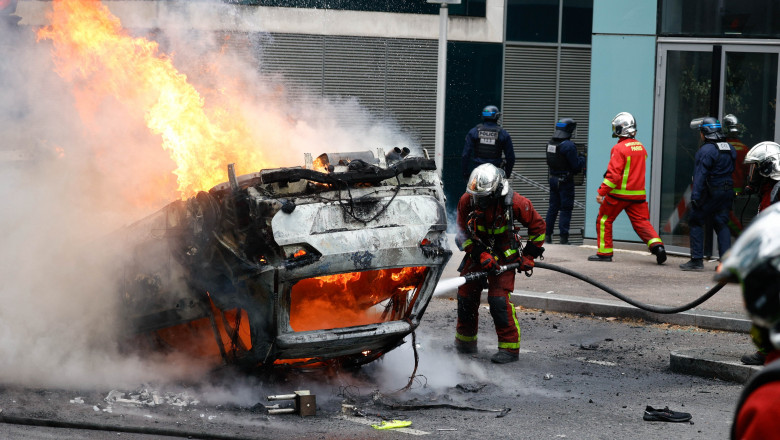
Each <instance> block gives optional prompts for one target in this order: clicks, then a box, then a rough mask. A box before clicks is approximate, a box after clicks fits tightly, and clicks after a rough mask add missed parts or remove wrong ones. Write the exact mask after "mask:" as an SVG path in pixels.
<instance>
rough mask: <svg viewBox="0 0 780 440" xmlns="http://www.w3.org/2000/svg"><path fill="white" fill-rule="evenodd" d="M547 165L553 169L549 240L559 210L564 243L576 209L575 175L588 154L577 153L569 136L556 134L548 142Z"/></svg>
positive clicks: (550, 181) (548, 217) (548, 218)
mask: <svg viewBox="0 0 780 440" xmlns="http://www.w3.org/2000/svg"><path fill="white" fill-rule="evenodd" d="M547 166H548V167H549V172H550V177H549V183H550V204H549V206H548V208H547V216H546V218H545V222H546V223H547V231H546V233H547V241H548V242H549V241H551V238H552V235H553V231H554V229H555V220H556V218H557V217H558V212H559V211H560V213H561V222H560V223H559V228H560V232H561V243H566V242H568V239H569V225H570V224H571V212H572V210H573V209H574V175H575V174H576V173H579V172H580V171H582V169H583V168H584V167H585V158H584V157H583V156H579V155H578V154H577V146H576V145H575V144H574V142H572V141H571V140H570V139H559V138H553V139H550V142H549V143H548V144H547Z"/></svg>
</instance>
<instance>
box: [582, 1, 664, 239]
mask: <svg viewBox="0 0 780 440" xmlns="http://www.w3.org/2000/svg"><path fill="white" fill-rule="evenodd" d="M656 10H657V2H656V0H595V1H594V4H593V46H592V59H591V80H590V81H591V82H590V133H589V134H588V175H587V184H586V185H587V198H586V206H585V215H586V220H585V237H586V238H596V217H597V215H598V210H599V205H598V204H597V203H596V190H597V189H598V187H599V186H600V185H601V182H602V181H603V175H604V172H605V171H606V170H607V164H608V163H609V153H610V150H611V148H612V146H613V145H614V144H615V141H616V139H614V138H612V131H611V126H610V122H611V121H612V118H614V117H615V115H617V114H618V113H620V112H624V111H625V112H629V113H631V114H632V115H634V118H635V119H636V121H637V139H638V140H639V141H641V142H642V143H643V144H644V145H645V148H646V149H647V152H648V158H647V171H646V172H647V174H646V176H647V177H646V179H647V184H646V186H647V189H648V200H649V197H650V195H649V189H650V162H651V157H652V141H653V139H652V135H653V103H654V91H655V51H656V50H655V48H656V36H655V31H656ZM613 239H614V240H620V241H632V242H639V241H640V239H639V237H638V236H637V235H636V233H635V232H634V230H633V228H632V227H631V222H630V221H629V220H628V216H627V215H625V214H621V215H620V216H618V219H617V220H616V221H615V224H614V229H613Z"/></svg>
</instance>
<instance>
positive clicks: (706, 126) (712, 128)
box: [699, 116, 726, 141]
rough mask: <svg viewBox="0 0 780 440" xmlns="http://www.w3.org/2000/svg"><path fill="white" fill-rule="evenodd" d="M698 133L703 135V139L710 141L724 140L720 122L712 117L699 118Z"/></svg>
mask: <svg viewBox="0 0 780 440" xmlns="http://www.w3.org/2000/svg"><path fill="white" fill-rule="evenodd" d="M699 131H700V132H701V134H703V135H704V139H707V140H710V141H722V140H723V139H725V138H726V136H725V135H724V134H723V127H722V126H721V124H720V121H719V120H717V119H716V118H713V117H712V116H707V117H704V118H701V122H700V123H699Z"/></svg>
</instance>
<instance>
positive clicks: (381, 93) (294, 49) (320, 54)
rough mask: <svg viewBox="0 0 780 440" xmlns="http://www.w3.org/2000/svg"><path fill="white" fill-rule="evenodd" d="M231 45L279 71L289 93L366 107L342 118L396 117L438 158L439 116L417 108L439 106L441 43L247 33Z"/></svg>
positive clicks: (263, 68) (265, 69)
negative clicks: (435, 148) (429, 115)
mask: <svg viewBox="0 0 780 440" xmlns="http://www.w3.org/2000/svg"><path fill="white" fill-rule="evenodd" d="M225 44H226V46H228V48H229V49H230V50H231V51H233V52H234V54H236V55H239V56H242V57H245V58H247V59H251V58H255V59H256V60H257V64H258V69H259V71H260V72H262V73H263V74H266V75H269V76H272V77H273V76H274V75H278V76H279V79H280V81H281V83H282V84H284V87H285V93H286V94H287V96H288V97H290V98H292V99H294V100H296V101H302V100H305V99H306V98H309V99H311V98H317V97H326V98H329V99H334V100H337V101H344V100H347V101H348V100H351V99H355V100H356V101H357V102H358V103H359V104H360V106H357V105H355V106H349V105H347V106H341V107H340V108H341V109H342V110H343V111H344V112H353V113H354V114H343V115H340V117H342V118H344V119H347V120H348V119H351V118H359V119H357V120H365V119H367V118H368V117H370V116H373V117H375V118H378V119H383V120H388V119H389V120H392V121H395V122H396V123H397V124H398V126H399V127H400V129H401V131H403V132H404V133H407V134H409V135H410V137H411V138H412V139H413V140H414V141H417V142H419V143H420V145H422V146H423V147H424V148H426V149H428V150H429V153H430V154H431V156H433V146H434V136H435V135H434V131H435V120H434V118H420V117H419V113H418V112H416V111H412V110H411V108H415V109H419V108H435V107H436V70H437V56H438V42H437V41H434V40H411V39H390V38H367V37H346V36H324V35H304V34H249V35H247V34H244V35H243V36H234V35H229V36H226V38H225ZM250 54H251V55H250ZM410 102H411V103H413V106H411V107H410ZM369 115H370V116H369Z"/></svg>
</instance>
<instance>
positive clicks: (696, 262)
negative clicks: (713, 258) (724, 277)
mask: <svg viewBox="0 0 780 440" xmlns="http://www.w3.org/2000/svg"><path fill="white" fill-rule="evenodd" d="M680 269H681V270H686V271H688V270H704V262H703V261H702V259H701V258H691V259H690V260H688V262H687V263H685V264H681V265H680Z"/></svg>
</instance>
